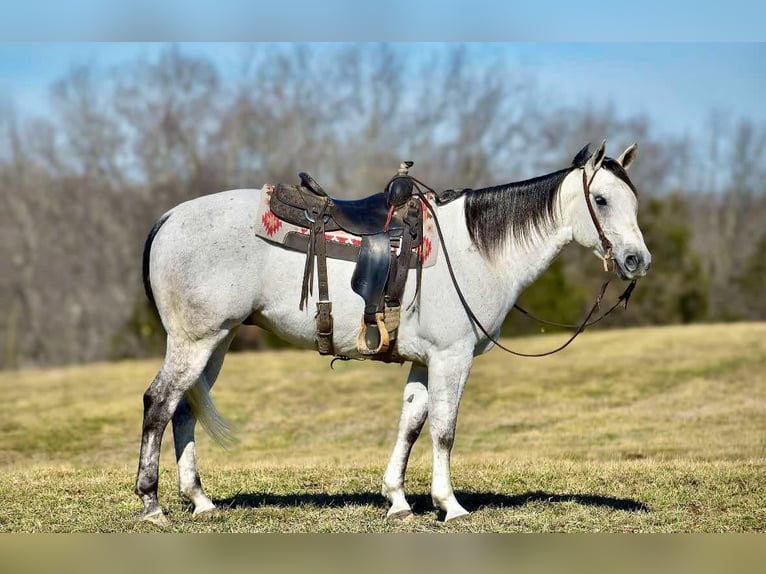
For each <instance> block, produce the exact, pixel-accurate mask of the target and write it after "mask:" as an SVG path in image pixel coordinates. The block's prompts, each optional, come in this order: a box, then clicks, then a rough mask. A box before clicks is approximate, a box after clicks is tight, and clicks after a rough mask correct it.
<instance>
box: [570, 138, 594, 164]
mask: <svg viewBox="0 0 766 574" xmlns="http://www.w3.org/2000/svg"><path fill="white" fill-rule="evenodd" d="M589 157H590V143H586V144H585V147H584V148H582V149H581V150H580V151H578V152H577V154H576V155H575V156H574V159H573V160H572V165H573V166H575V167H583V166H584V165H585V162H586V161H588V158H589Z"/></svg>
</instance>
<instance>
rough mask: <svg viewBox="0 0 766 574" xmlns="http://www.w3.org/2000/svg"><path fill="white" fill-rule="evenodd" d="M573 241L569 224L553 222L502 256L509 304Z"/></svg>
mask: <svg viewBox="0 0 766 574" xmlns="http://www.w3.org/2000/svg"><path fill="white" fill-rule="evenodd" d="M571 241H572V231H571V229H570V228H568V227H563V226H552V227H551V228H550V229H548V230H545V231H544V232H542V233H540V234H539V235H538V234H532V236H531V237H530V238H529V240H528V241H526V242H515V243H513V244H512V245H511V246H509V247H507V248H506V249H505V250H504V251H503V254H502V256H501V258H502V259H503V263H502V265H503V266H504V267H505V268H506V269H507V273H506V281H507V285H508V286H509V288H508V291H507V292H508V295H509V298H510V301H508V303H507V304H508V308H509V310H510V307H512V306H513V304H514V303H515V302H516V298H517V297H518V296H519V294H521V292H522V291H523V290H524V289H526V288H527V287H529V286H530V285H531V284H532V283H534V282H535V281H537V279H538V278H539V277H540V275H542V274H543V273H544V272H545V270H546V269H548V267H550V265H551V263H553V260H554V259H555V258H556V256H558V254H559V253H560V252H561V250H562V249H563V248H564V247H565V246H566V245H567V244H568V243H570V242H571Z"/></svg>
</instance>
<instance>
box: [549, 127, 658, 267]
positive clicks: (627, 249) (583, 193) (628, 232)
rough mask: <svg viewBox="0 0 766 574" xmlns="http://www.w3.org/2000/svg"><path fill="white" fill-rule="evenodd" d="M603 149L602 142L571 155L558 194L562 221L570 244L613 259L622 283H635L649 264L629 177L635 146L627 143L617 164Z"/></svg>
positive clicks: (634, 194)
mask: <svg viewBox="0 0 766 574" xmlns="http://www.w3.org/2000/svg"><path fill="white" fill-rule="evenodd" d="M605 147H606V140H604V141H603V142H601V145H600V146H599V147H598V148H597V149H596V151H594V152H592V153H591V152H590V145H587V146H585V147H584V148H583V149H582V150H580V152H579V153H578V154H577V155H576V156H575V158H574V160H573V162H572V163H573V166H574V169H573V170H572V172H571V173H570V175H569V177H568V178H567V181H566V182H565V184H566V185H565V187H566V188H567V193H564V194H562V212H563V217H564V221H565V222H566V223H567V224H568V225H569V226H570V227H571V229H572V235H573V238H574V240H575V241H577V242H578V243H579V244H580V245H583V246H584V247H587V248H589V249H593V250H594V253H595V254H596V255H597V256H599V257H601V258H602V259H606V260H608V259H612V260H613V261H614V270H615V272H616V273H617V274H618V275H619V276H620V277H621V278H622V279H635V278H637V277H642V276H644V275H646V273H647V272H648V271H649V268H650V267H651V263H652V256H651V254H650V253H649V250H648V249H647V247H646V244H645V243H644V237H643V235H642V234H641V229H639V227H638V218H637V214H638V193H637V191H636V188H635V186H634V185H633V183H632V182H631V181H630V178H629V177H628V169H629V168H630V166H631V164H632V163H633V162H634V160H635V159H636V153H637V148H638V146H637V144H635V143H634V144H632V145H631V146H629V147H628V148H627V149H626V150H625V151H624V152H623V153H622V154H620V156H619V157H618V158H617V159H613V158H610V157H607V156H606V153H605ZM586 198H587V201H589V202H590V208H589V206H588V204H587V203H586ZM599 228H600V229H601V231H602V233H599Z"/></svg>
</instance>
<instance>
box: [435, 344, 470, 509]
mask: <svg viewBox="0 0 766 574" xmlns="http://www.w3.org/2000/svg"><path fill="white" fill-rule="evenodd" d="M472 363H473V356H472V355H471V354H467V355H466V354H452V353H449V354H447V353H445V354H443V355H440V356H435V357H433V358H432V359H431V361H430V362H429V364H428V370H429V375H428V416H429V419H430V424H431V427H430V428H431V440H432V441H433V461H434V462H433V476H432V481H431V499H432V500H433V503H434V506H437V507H438V508H440V509H441V510H442V511H444V513H445V516H444V520H445V521H446V520H452V519H453V518H458V517H460V516H464V515H466V514H468V511H467V510H466V509H465V508H463V507H462V506H461V505H460V503H459V502H458V501H457V499H456V498H455V493H454V491H453V490H452V482H451V480H450V453H451V451H452V445H453V444H454V442H455V427H456V425H457V412H458V405H459V404H460V398H461V396H462V395H463V389H464V388H465V383H466V381H467V380H468V374H469V373H470V371H471V365H472Z"/></svg>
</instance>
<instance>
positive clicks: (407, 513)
mask: <svg viewBox="0 0 766 574" xmlns="http://www.w3.org/2000/svg"><path fill="white" fill-rule="evenodd" d="M411 519H412V510H410V509H409V508H403V509H401V510H394V511H390V510H389V511H388V514H386V520H390V521H392V522H406V521H408V520H411Z"/></svg>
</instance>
